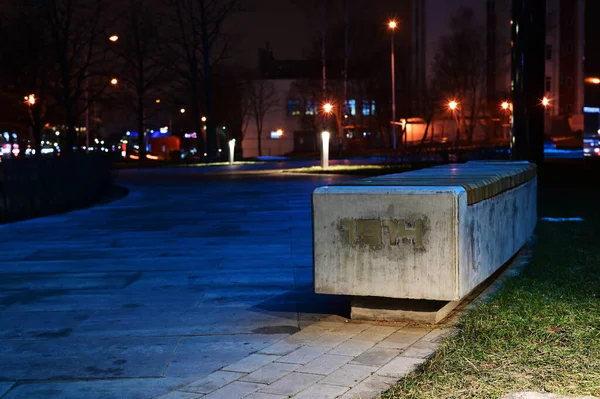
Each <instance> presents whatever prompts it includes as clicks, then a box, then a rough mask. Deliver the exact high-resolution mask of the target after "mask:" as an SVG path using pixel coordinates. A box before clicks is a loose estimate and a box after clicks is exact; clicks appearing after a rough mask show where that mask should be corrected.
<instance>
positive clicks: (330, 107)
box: [323, 103, 333, 114]
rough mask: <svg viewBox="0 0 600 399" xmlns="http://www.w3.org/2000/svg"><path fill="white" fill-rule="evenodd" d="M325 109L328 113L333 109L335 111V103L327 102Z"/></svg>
mask: <svg viewBox="0 0 600 399" xmlns="http://www.w3.org/2000/svg"><path fill="white" fill-rule="evenodd" d="M323 111H325V113H327V114H330V113H331V111H333V105H332V104H331V103H325V104H324V105H323Z"/></svg>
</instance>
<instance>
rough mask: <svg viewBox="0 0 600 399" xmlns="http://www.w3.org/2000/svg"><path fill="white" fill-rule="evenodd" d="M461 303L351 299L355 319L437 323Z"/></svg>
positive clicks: (368, 298) (352, 316) (370, 297)
mask: <svg viewBox="0 0 600 399" xmlns="http://www.w3.org/2000/svg"><path fill="white" fill-rule="evenodd" d="M459 304H460V301H450V302H448V301H429V300H424V299H397V298H380V297H372V296H353V297H352V298H351V299H350V306H351V308H350V318H352V319H354V320H379V321H410V322H413V323H421V324H437V323H439V322H440V321H442V320H443V319H444V318H445V317H446V316H448V315H449V314H450V312H452V311H453V310H454V309H455V308H456V307H457V306H458V305H459Z"/></svg>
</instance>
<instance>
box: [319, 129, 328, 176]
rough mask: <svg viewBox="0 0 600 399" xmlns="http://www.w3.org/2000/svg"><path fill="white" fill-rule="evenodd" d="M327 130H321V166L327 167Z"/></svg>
mask: <svg viewBox="0 0 600 399" xmlns="http://www.w3.org/2000/svg"><path fill="white" fill-rule="evenodd" d="M329 137H330V135H329V132H321V145H322V149H321V168H323V170H327V169H329Z"/></svg>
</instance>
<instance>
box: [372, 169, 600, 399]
mask: <svg viewBox="0 0 600 399" xmlns="http://www.w3.org/2000/svg"><path fill="white" fill-rule="evenodd" d="M562 167H563V168H564V169H563V170H558V169H557V168H555V167H554V166H552V165H551V166H549V167H548V168H547V169H546V170H545V171H543V173H542V174H543V175H545V176H542V178H541V180H540V192H539V199H540V211H539V215H540V216H552V217H583V218H584V222H579V223H577V222H565V223H550V222H544V221H540V222H539V223H538V227H537V229H536V236H537V238H536V241H535V243H534V256H533V259H532V261H531V262H530V263H529V264H528V265H527V266H525V268H524V270H523V272H522V273H521V275H519V276H518V277H516V278H514V279H511V280H508V281H507V282H506V283H505V285H504V287H503V288H502V289H501V290H499V291H498V292H497V293H496V294H495V295H493V296H492V297H491V299H490V300H489V301H488V302H486V303H485V304H482V305H480V306H478V307H477V308H476V309H474V310H472V311H471V312H469V313H467V314H465V315H464V316H463V317H462V319H461V322H460V324H459V329H460V334H458V335H457V336H455V337H452V338H450V339H448V340H447V341H446V342H445V344H444V346H443V347H442V349H441V350H440V351H439V352H438V353H437V354H436V355H435V356H434V357H433V358H432V359H431V360H429V361H427V362H426V363H425V364H423V365H422V366H421V367H420V368H419V369H417V371H416V372H414V373H412V374H410V375H409V376H407V377H406V378H404V379H403V380H401V381H400V382H399V383H398V384H397V385H396V386H395V387H393V388H392V389H390V390H389V391H388V392H387V393H385V394H383V396H382V397H383V398H385V399H392V398H403V399H404V398H408V399H417V398H436V399H450V398H498V397H501V396H503V395H506V394H508V393H512V392H516V391H540V392H553V393H557V394H564V395H570V396H579V395H596V396H598V395H600V243H599V239H598V237H599V236H600V234H599V233H600V229H599V228H598V227H597V226H600V217H599V216H598V214H600V212H598V211H597V208H598V205H597V204H598V199H600V198H599V196H598V195H597V194H596V192H595V191H594V189H593V185H591V184H589V183H587V184H586V182H589V181H591V180H589V179H593V178H594V176H597V173H598V171H600V168H597V167H596V166H594V165H592V166H591V167H590V166H589V165H588V166H586V167H581V166H569V165H567V166H565V165H563V166H562Z"/></svg>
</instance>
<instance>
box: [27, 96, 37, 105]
mask: <svg viewBox="0 0 600 399" xmlns="http://www.w3.org/2000/svg"><path fill="white" fill-rule="evenodd" d="M25 102H26V103H27V104H29V105H35V102H36V98H35V94H30V95H28V96H25Z"/></svg>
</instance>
